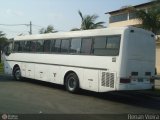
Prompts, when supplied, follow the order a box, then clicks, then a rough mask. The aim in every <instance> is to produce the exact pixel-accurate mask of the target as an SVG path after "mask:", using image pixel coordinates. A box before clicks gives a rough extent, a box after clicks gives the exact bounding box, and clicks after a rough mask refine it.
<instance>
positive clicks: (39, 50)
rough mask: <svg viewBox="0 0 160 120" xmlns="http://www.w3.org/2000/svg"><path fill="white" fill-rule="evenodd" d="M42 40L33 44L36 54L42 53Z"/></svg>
mask: <svg viewBox="0 0 160 120" xmlns="http://www.w3.org/2000/svg"><path fill="white" fill-rule="evenodd" d="M43 42H44V41H43V40H38V41H36V42H35V46H36V52H43Z"/></svg>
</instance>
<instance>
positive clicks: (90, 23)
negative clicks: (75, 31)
mask: <svg viewBox="0 0 160 120" xmlns="http://www.w3.org/2000/svg"><path fill="white" fill-rule="evenodd" d="M78 13H79V15H80V17H81V19H82V23H81V29H82V30H87V29H96V28H103V27H104V26H103V24H104V22H97V23H95V21H96V20H97V18H98V16H97V15H85V16H83V15H82V13H81V11H78Z"/></svg>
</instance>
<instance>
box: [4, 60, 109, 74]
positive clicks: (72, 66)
mask: <svg viewBox="0 0 160 120" xmlns="http://www.w3.org/2000/svg"><path fill="white" fill-rule="evenodd" d="M6 61H13V62H24V63H34V64H43V65H55V66H65V67H75V68H85V69H94V70H105V71H106V70H108V69H107V68H106V69H105V68H93V67H85V66H73V65H63V64H51V63H41V62H30V61H19V60H6Z"/></svg>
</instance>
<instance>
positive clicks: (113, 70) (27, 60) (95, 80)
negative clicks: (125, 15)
mask: <svg viewBox="0 0 160 120" xmlns="http://www.w3.org/2000/svg"><path fill="white" fill-rule="evenodd" d="M107 36H109V37H110V36H111V38H109V37H107ZM112 36H119V38H120V39H117V38H118V37H112ZM96 37H99V38H96ZM106 37H107V38H106ZM103 38H105V39H107V43H106V45H104V48H103V47H101V46H103V44H101V41H105V40H102V39H103ZM68 39H69V40H72V41H70V42H68V43H70V45H69V46H70V47H71V44H72V43H71V42H73V41H74V40H77V39H84V40H83V42H84V44H83V43H82V40H81V47H80V48H78V47H77V48H76V50H77V51H76V50H75V51H76V52H74V53H72V52H64V53H63V52H62V51H64V50H65V47H64V49H62V47H63V43H62V41H63V40H68ZM98 39H99V41H100V42H99V43H98V42H97V41H95V40H98ZM110 39H111V40H112V39H113V41H114V39H116V40H115V41H116V42H115V43H112V41H109V40H110ZM36 40H43V43H44V41H46V40H48V41H49V40H51V41H52V40H60V41H61V43H60V44H61V45H60V49H61V50H60V52H59V53H54V52H51V51H48V52H44V51H41V52H35V51H32V52H31V51H28V52H27V51H25V52H23V50H22V51H21V50H20V52H19V51H18V50H17V48H15V46H16V44H19V43H18V42H20V41H24V43H26V41H36ZM85 40H86V41H87V43H88V44H89V41H92V43H90V44H91V47H90V48H91V50H89V47H88V46H89V45H87V43H86V44H85ZM118 40H119V48H118V47H117V45H118V42H117V41H118ZM63 42H64V46H65V45H66V44H67V43H65V42H66V41H63ZM74 42H75V41H74ZM28 43H29V42H28ZM77 43H78V42H77ZM26 44H27V43H26ZM26 44H25V45H26ZM39 44H41V43H39ZM49 44H51V43H49ZM55 44H56V42H54V45H55ZM57 44H58V42H57ZM82 44H83V48H84V49H85V50H86V51H90V52H88V54H86V53H87V52H86V51H85V52H86V53H85V54H83V52H81V51H82V49H83V48H82ZM100 44H101V45H100ZM25 45H24V46H25ZM30 45H32V42H30ZM13 46H14V49H16V50H13V52H11V54H9V55H6V56H5V61H4V63H5V66H4V70H5V73H6V74H8V75H13V74H14V70H15V68H16V67H19V69H20V73H21V76H22V77H26V78H32V79H36V80H41V81H47V82H51V83H56V84H61V85H64V84H65V79H66V78H67V75H69V74H70V73H74V74H76V75H77V77H78V78H77V79H78V82H79V83H78V87H79V88H82V89H86V90H90V91H96V92H107V91H115V90H117V91H118V90H143V89H151V88H152V87H153V86H154V82H153V77H154V75H155V37H154V34H153V33H151V32H149V31H145V30H143V29H139V28H134V27H121V28H106V29H97V30H85V31H75V32H64V33H63V32H59V33H50V34H41V35H27V36H18V37H16V38H15V39H14V42H13ZM19 46H20V45H19ZM50 46H51V45H50ZM55 46H56V45H55ZM75 46H76V45H75ZM96 46H97V48H96ZM98 46H99V47H98ZM106 46H108V47H106ZM25 47H26V46H25ZM32 47H33V46H32ZM51 47H52V46H51ZM33 48H34V47H33ZM37 48H38V47H37ZM55 48H56V47H55ZM18 49H19V48H18ZM20 49H21V48H20ZM25 49H28V48H27V47H26V48H25ZM43 49H44V48H43ZM49 49H50V50H51V48H49ZM56 49H57V48H56ZM67 49H68V48H67ZM69 49H71V48H69ZM93 51H94V52H93ZM105 52H107V53H105ZM101 54H102V55H101ZM112 54H113V55H112Z"/></svg>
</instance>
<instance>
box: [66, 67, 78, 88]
mask: <svg viewBox="0 0 160 120" xmlns="http://www.w3.org/2000/svg"><path fill="white" fill-rule="evenodd" d="M70 73H74V74H76V75H77V77H78V74H77V73H76V72H75V71H73V70H69V71H67V72H66V73H65V75H64V78H63V85H65V82H66V77H67V76H68V75H69V74H70ZM78 80H79V77H78Z"/></svg>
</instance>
